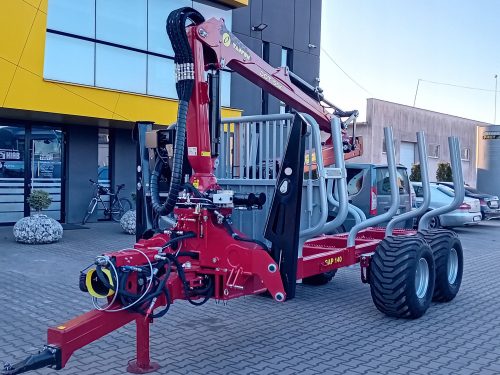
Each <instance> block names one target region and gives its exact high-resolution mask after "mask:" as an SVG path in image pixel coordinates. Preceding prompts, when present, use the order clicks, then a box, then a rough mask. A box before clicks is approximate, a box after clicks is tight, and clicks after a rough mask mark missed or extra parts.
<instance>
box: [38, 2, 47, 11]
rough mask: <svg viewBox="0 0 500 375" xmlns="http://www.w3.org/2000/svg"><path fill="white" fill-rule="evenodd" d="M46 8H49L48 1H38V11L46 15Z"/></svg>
mask: <svg viewBox="0 0 500 375" xmlns="http://www.w3.org/2000/svg"><path fill="white" fill-rule="evenodd" d="M48 7H49V0H42V1H40V5H39V6H38V9H40V10H41V11H42V12H44V13H47V8H48Z"/></svg>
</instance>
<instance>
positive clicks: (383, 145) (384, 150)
mask: <svg viewBox="0 0 500 375" xmlns="http://www.w3.org/2000/svg"><path fill="white" fill-rule="evenodd" d="M394 150H396V140H395V139H394ZM382 153H383V154H386V153H387V150H386V147H385V138H384V140H383V141H382Z"/></svg>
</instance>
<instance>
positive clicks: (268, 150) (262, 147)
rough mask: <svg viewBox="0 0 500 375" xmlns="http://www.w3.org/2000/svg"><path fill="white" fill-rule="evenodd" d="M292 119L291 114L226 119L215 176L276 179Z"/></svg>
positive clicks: (222, 124)
mask: <svg viewBox="0 0 500 375" xmlns="http://www.w3.org/2000/svg"><path fill="white" fill-rule="evenodd" d="M292 119H293V115H292V114H279V115H262V116H246V117H239V118H228V119H224V120H223V121H222V122H221V133H220V134H221V137H220V154H219V158H218V165H217V168H216V170H215V175H216V177H217V178H218V179H239V180H241V179H254V180H255V179H257V180H274V179H276V177H277V175H278V170H279V163H280V161H281V157H282V155H283V153H284V152H285V146H286V141H287V139H288V134H289V133H290V129H291V120H292Z"/></svg>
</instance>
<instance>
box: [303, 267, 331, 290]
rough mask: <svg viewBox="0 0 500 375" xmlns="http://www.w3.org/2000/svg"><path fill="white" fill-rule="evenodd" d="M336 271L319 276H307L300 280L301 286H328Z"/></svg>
mask: <svg viewBox="0 0 500 375" xmlns="http://www.w3.org/2000/svg"><path fill="white" fill-rule="evenodd" d="M336 273H337V270H332V271H328V272H324V273H320V274H319V275H314V276H309V277H305V278H303V279H302V284H306V285H315V286H317V285H325V284H328V283H329V282H330V281H332V279H333V278H334V277H335V274H336Z"/></svg>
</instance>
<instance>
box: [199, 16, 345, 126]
mask: <svg viewBox="0 0 500 375" xmlns="http://www.w3.org/2000/svg"><path fill="white" fill-rule="evenodd" d="M196 37H197V39H198V40H200V41H201V42H202V43H203V44H204V46H205V49H204V50H205V58H206V59H207V60H208V59H210V55H212V56H211V57H212V58H211V59H210V61H205V62H206V63H212V64H215V65H216V66H217V67H218V68H224V67H228V68H230V69H232V70H234V71H235V72H237V73H239V74H240V75H241V76H243V77H245V78H246V79H248V80H249V81H251V82H253V83H254V84H256V85H257V86H259V87H261V88H262V89H264V90H265V91H267V92H269V93H270V94H271V95H273V96H275V97H276V98H278V99H279V100H281V101H283V102H284V103H285V104H287V105H289V106H291V107H292V108H294V109H295V110H297V111H300V112H306V113H309V114H310V115H311V116H312V117H314V119H315V120H316V121H317V122H318V124H319V126H320V128H321V129H322V130H325V131H328V132H330V127H331V124H330V121H331V118H332V114H331V113H329V112H327V111H326V109H325V107H324V106H323V105H321V103H320V100H321V97H322V95H321V93H320V92H318V93H317V94H316V95H317V99H314V98H312V97H311V96H312V95H314V93H311V92H309V94H310V95H311V96H310V95H307V94H306V93H305V90H304V88H305V87H304V86H305V85H307V83H306V82H304V81H299V80H300V78H298V79H297V77H296V76H295V77H294V75H293V73H291V72H289V70H288V68H287V67H279V68H274V67H272V66H270V65H269V64H268V63H267V62H265V61H264V60H263V59H262V58H261V57H259V56H258V55H257V54H256V53H254V52H253V51H252V50H250V49H249V48H247V47H246V46H245V45H244V44H243V43H242V42H241V41H240V40H239V39H238V38H237V37H236V36H235V35H234V34H232V33H231V32H230V31H228V30H227V28H226V26H225V24H224V21H223V20H221V19H215V18H211V19H209V20H207V21H206V22H204V23H202V24H201V25H198V26H196ZM211 52H213V53H211ZM214 57H215V58H214ZM292 81H295V83H298V84H299V85H300V86H301V87H298V86H297V85H296V84H294V82H292ZM304 84H305V85H304ZM340 112H342V111H338V113H340ZM351 114H352V112H343V113H342V115H344V116H345V117H349V116H350V115H351ZM344 116H342V117H344Z"/></svg>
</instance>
